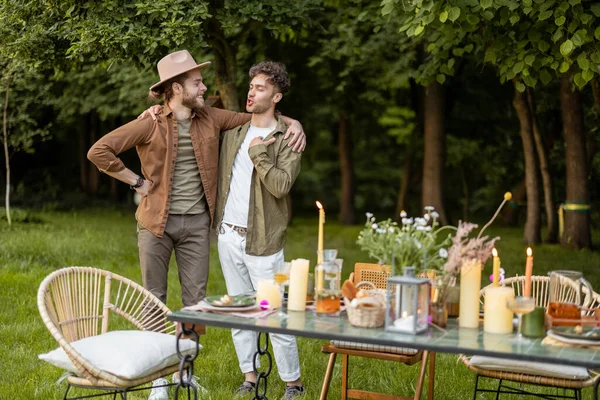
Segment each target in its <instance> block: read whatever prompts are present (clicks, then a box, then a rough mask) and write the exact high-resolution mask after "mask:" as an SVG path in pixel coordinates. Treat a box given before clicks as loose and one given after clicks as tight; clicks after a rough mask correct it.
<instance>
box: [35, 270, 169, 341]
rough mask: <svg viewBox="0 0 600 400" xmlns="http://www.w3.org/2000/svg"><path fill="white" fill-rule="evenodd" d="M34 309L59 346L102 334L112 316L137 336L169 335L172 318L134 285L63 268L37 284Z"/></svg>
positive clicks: (104, 273) (100, 273) (117, 277)
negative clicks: (141, 333) (145, 332)
mask: <svg viewBox="0 0 600 400" xmlns="http://www.w3.org/2000/svg"><path fill="white" fill-rule="evenodd" d="M37 300H38V308H39V311H40V314H41V316H42V319H43V320H44V323H45V324H46V326H47V327H48V329H49V330H50V332H51V333H52V335H53V336H54V338H55V339H56V340H57V341H58V342H59V343H61V341H62V340H64V341H66V342H67V343H70V342H73V341H76V340H79V339H83V338H86V337H90V336H95V335H98V334H101V333H105V332H107V331H108V329H109V317H110V315H111V312H112V313H113V314H114V315H118V316H120V317H122V318H123V319H125V320H126V321H128V322H129V323H131V324H133V326H134V327H135V328H137V329H139V330H150V331H154V332H161V333H168V334H174V333H175V331H176V324H175V323H173V322H170V321H167V320H166V316H167V315H168V314H169V313H170V312H171V311H170V310H169V309H168V308H167V306H165V305H164V304H163V303H162V302H161V301H160V300H159V299H158V298H157V297H156V296H154V295H153V294H152V293H150V292H149V291H148V290H146V289H144V288H143V287H142V286H140V285H138V284H137V283H135V282H133V281H131V280H129V279H127V278H124V277H122V276H120V275H117V274H115V273H112V272H110V271H105V270H101V269H98V268H91V267H68V268H63V269H59V270H57V271H54V272H53V273H51V274H50V275H48V276H47V277H46V278H45V279H44V280H43V281H42V283H41V284H40V287H39V289H38V298H37Z"/></svg>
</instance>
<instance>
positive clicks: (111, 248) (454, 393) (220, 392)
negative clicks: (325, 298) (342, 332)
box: [0, 210, 600, 400]
mask: <svg viewBox="0 0 600 400" xmlns="http://www.w3.org/2000/svg"><path fill="white" fill-rule="evenodd" d="M37 216H38V217H39V218H40V219H41V220H42V222H41V223H28V224H22V223H18V224H15V225H14V226H13V228H12V229H8V227H7V226H6V221H0V338H1V340H0V371H1V374H2V376H1V378H0V399H2V400H4V399H32V398H35V399H61V398H62V395H63V393H64V388H65V384H64V383H62V384H57V383H56V381H57V380H58V378H59V377H60V375H61V373H62V372H61V370H59V369H58V368H55V367H53V366H51V365H49V364H46V363H45V362H43V361H40V360H38V358H37V355H38V354H39V353H44V352H47V351H49V350H51V349H53V348H55V347H56V342H55V341H54V339H53V338H52V337H51V335H50V333H49V332H48V330H47V329H46V327H45V325H44V324H43V323H42V320H41V318H40V316H39V313H38V310H37V304H36V293H37V289H38V286H39V284H40V282H41V281H42V279H43V278H44V277H45V276H46V275H47V274H49V273H50V272H52V271H53V270H55V269H58V268H61V267H64V266H72V265H81V266H95V267H99V268H103V269H108V270H111V271H114V272H115V273H118V274H120V275H124V276H126V277H128V278H130V279H133V280H135V281H137V282H141V275H140V269H139V264H138V256H137V246H136V236H135V220H134V217H133V212H132V211H110V210H90V211H74V212H70V213H68V212H65V213H43V214H39V215H37ZM316 228H317V221H316V219H315V220H303V219H296V220H295V221H294V223H293V225H292V226H291V227H290V229H289V236H288V241H287V245H286V249H285V250H286V259H288V260H290V259H293V258H299V257H303V258H309V259H311V266H313V267H314V263H315V261H316V253H315V250H316V247H317V245H316V241H317V240H316V238H317V229H316ZM360 229H361V226H352V227H342V226H340V225H337V224H335V223H333V222H331V221H329V222H328V223H327V226H326V247H327V248H337V249H339V257H341V258H344V260H345V262H344V271H343V273H344V276H345V277H346V276H348V275H349V274H350V272H351V270H352V267H353V265H354V263H355V262H357V261H368V259H367V257H366V255H365V254H363V253H362V252H361V251H359V250H358V249H357V248H356V245H355V240H356V237H357V235H358V232H359V230H360ZM489 234H490V235H499V236H501V238H502V240H501V241H500V242H498V244H497V248H498V250H499V252H500V255H501V258H502V266H503V267H504V268H505V270H506V272H507V276H514V275H515V274H517V273H518V274H522V273H523V271H524V265H525V246H523V245H522V241H521V237H522V231H521V229H517V228H494V227H492V228H491V229H489ZM598 237H600V232H598V231H596V232H594V238H596V245H597V244H598V240H597V238H598ZM534 255H535V266H534V273H535V274H540V275H541V274H545V273H546V272H547V271H549V270H552V269H572V270H580V271H583V272H584V273H585V276H586V277H587V278H588V279H589V280H590V281H591V283H592V285H594V287H596V288H600V274H597V270H598V267H600V253H598V252H590V251H567V250H564V249H562V248H561V247H559V246H550V245H540V246H536V247H534ZM171 266H172V268H171V271H170V277H169V298H168V301H167V303H168V304H167V305H168V306H169V307H170V308H171V309H173V310H175V309H179V308H180V307H181V300H180V298H179V293H180V288H179V284H178V279H177V272H176V266H175V263H174V260H172V264H171ZM490 271H491V262H489V263H488V265H486V269H485V270H484V273H483V275H484V276H488V275H489V274H490ZM486 279H487V278H486ZM224 292H225V283H224V281H223V276H222V273H221V271H220V268H219V263H218V257H217V254H216V249H215V246H213V248H212V254H211V271H210V279H209V285H208V294H209V295H210V294H221V293H224ZM298 342H299V349H300V362H301V368H302V380H303V381H304V384H305V386H306V387H307V389H308V395H307V399H317V398H318V396H319V393H320V389H321V383H322V379H323V375H324V372H325V368H326V364H327V356H326V355H324V354H322V353H321V352H320V347H321V345H322V344H323V343H324V342H323V341H318V340H313V339H302V338H300V339H298ZM201 343H202V345H203V346H204V349H203V350H202V352H201V355H200V356H199V358H198V360H197V361H196V363H195V370H196V374H197V375H199V376H200V377H201V381H202V384H203V385H204V386H205V387H206V388H207V389H208V390H209V391H210V395H209V396H208V397H206V398H209V399H231V397H232V395H231V392H232V390H233V389H234V388H236V387H237V386H238V385H239V384H240V383H241V382H242V375H241V374H240V373H239V370H238V366H237V358H236V356H235V351H234V348H233V345H232V342H231V336H230V333H229V331H228V330H225V329H218V328H208V332H207V335H206V336H203V337H202V338H201ZM351 361H352V363H351V370H350V382H351V385H352V386H354V387H362V388H366V389H373V390H381V391H387V392H388V393H399V394H405V395H412V393H413V391H414V381H415V378H416V375H417V368H418V367H416V366H413V367H406V366H402V365H398V364H396V363H389V362H381V361H374V360H363V359H356V358H355V359H351ZM437 361H438V362H437V368H436V377H435V383H436V393H435V394H436V399H439V400H443V399H448V400H454V399H469V398H472V391H473V383H474V378H473V374H472V373H470V372H469V371H468V370H467V369H466V368H465V367H464V366H463V365H462V364H458V363H457V362H456V356H453V355H442V354H440V355H438V359H437ZM340 373H341V365H340V363H339V362H338V365H336V369H335V374H334V377H333V380H332V386H331V389H330V394H329V398H330V399H337V398H340ZM271 377H272V378H271V379H270V380H269V398H272V399H278V398H279V397H280V396H281V395H282V394H283V384H282V383H281V381H279V379H278V375H277V371H276V369H275V370H274V371H273V373H272V375H271ZM73 393H82V392H81V391H80V392H71V394H73ZM146 396H147V392H146V394H145V395H141V394H138V395H134V396H130V398H134V399H143V398H146ZM425 397H426V396H425V395H423V396H422V398H425ZM481 398H486V397H484V396H482V397H481ZM487 398H492V397H491V395H488V397H487ZM506 398H515V399H516V398H519V397H517V396H514V397H512V396H511V397H506ZM584 398H591V390H587V391H586V392H584ZM503 399H504V397H503Z"/></svg>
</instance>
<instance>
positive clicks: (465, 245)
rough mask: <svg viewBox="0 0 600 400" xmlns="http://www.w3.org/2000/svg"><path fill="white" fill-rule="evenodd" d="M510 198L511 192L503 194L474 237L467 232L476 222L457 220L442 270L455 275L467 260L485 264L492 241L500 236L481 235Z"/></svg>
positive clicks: (492, 245) (490, 252)
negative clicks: (494, 209) (487, 220)
mask: <svg viewBox="0 0 600 400" xmlns="http://www.w3.org/2000/svg"><path fill="white" fill-rule="evenodd" d="M510 199H512V194H511V193H510V192H506V193H505V194H504V200H503V201H502V203H501V204H500V206H499V207H498V209H497V210H496V212H495V213H494V215H493V216H492V219H490V221H489V222H488V223H487V224H485V226H484V227H483V228H482V229H481V231H480V232H479V234H478V235H477V237H475V238H469V234H470V233H471V231H472V230H473V229H475V228H477V226H478V225H477V224H473V223H470V222H463V221H459V222H458V228H457V229H456V235H455V236H454V237H453V238H452V246H450V249H449V250H448V260H447V262H446V264H445V265H444V272H445V273H446V274H448V275H450V276H457V275H458V273H459V272H460V268H461V266H462V265H463V264H464V263H465V262H468V261H472V260H476V261H479V262H481V264H482V265H483V264H485V262H486V261H487V260H488V258H490V256H491V255H492V249H493V248H494V243H495V242H496V241H497V240H499V239H500V238H499V237H495V238H493V239H490V238H489V237H488V236H481V235H482V234H483V232H484V231H485V229H486V228H487V227H488V226H490V225H491V224H492V222H494V220H495V219H496V217H497V216H498V214H499V213H500V210H501V209H502V207H503V206H504V204H505V203H506V202H507V201H509V200H510Z"/></svg>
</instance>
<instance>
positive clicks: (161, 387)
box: [148, 378, 169, 400]
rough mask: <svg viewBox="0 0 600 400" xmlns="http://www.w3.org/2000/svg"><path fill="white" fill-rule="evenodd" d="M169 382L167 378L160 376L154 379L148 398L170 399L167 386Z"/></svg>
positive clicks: (153, 399)
mask: <svg viewBox="0 0 600 400" xmlns="http://www.w3.org/2000/svg"><path fill="white" fill-rule="evenodd" d="M168 384H169V382H168V381H167V380H166V379H165V378H158V379H156V380H155V381H152V391H151V392H150V396H148V400H169V388H168V387H167V386H166V385H168Z"/></svg>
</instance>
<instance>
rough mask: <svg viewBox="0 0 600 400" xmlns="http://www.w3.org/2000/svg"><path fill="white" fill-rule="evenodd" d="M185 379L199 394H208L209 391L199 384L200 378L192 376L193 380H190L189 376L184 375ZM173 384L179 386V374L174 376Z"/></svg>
mask: <svg viewBox="0 0 600 400" xmlns="http://www.w3.org/2000/svg"><path fill="white" fill-rule="evenodd" d="M183 379H184V380H185V382H186V383H189V384H190V386H192V387H194V388H196V390H197V391H198V394H208V390H206V388H205V387H203V386H201V385H200V384H199V383H198V379H199V378H198V377H197V376H195V375H192V379H191V380H188V376H187V375H184V376H183ZM173 383H175V384H178V383H179V375H178V374H177V373H175V374H173Z"/></svg>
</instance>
